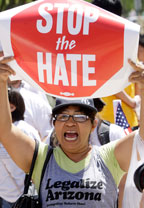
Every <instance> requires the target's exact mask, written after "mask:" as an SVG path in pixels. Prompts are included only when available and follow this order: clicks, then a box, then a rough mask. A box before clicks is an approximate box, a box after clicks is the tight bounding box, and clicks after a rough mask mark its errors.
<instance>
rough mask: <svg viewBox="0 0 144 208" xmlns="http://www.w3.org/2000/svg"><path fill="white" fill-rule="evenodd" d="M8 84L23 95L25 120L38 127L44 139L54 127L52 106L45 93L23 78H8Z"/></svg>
mask: <svg viewBox="0 0 144 208" xmlns="http://www.w3.org/2000/svg"><path fill="white" fill-rule="evenodd" d="M8 86H9V87H11V88H12V89H15V90H17V91H18V92H20V94H21V95H22V97H23V99H24V102H25V114H24V120H25V121H26V122H27V123H29V124H30V125H31V126H33V127H34V128H35V129H37V131H38V132H39V135H40V137H41V140H42V141H43V140H44V139H45V138H46V137H47V136H48V134H49V132H50V130H51V128H52V124H51V120H50V118H51V106H50V105H49V103H48V101H47V100H46V97H45V95H44V94H42V93H40V92H39V93H37V91H36V90H35V89H33V88H32V87H31V86H29V84H28V83H26V82H24V81H22V80H15V81H11V80H10V79H8Z"/></svg>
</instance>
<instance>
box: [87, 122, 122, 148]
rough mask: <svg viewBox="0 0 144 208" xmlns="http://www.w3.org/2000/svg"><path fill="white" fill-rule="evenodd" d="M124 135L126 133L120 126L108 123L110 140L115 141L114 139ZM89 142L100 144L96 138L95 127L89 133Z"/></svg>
mask: <svg viewBox="0 0 144 208" xmlns="http://www.w3.org/2000/svg"><path fill="white" fill-rule="evenodd" d="M125 136H126V134H125V132H124V130H123V128H121V127H120V126H118V125H116V124H112V123H111V124H110V131H109V138H110V141H115V140H117V139H121V138H123V137H125ZM90 144H92V145H97V146H101V144H100V142H99V139H98V135H97V127H96V128H95V129H94V131H93V132H92V133H91V136H90Z"/></svg>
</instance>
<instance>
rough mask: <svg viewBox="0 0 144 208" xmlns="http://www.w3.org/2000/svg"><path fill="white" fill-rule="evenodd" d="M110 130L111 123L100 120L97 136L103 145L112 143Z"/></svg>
mask: <svg viewBox="0 0 144 208" xmlns="http://www.w3.org/2000/svg"><path fill="white" fill-rule="evenodd" d="M109 130H110V122H109V121H105V120H100V121H99V123H98V127H97V134H98V139H99V142H100V144H101V145H104V144H107V143H109V142H110V138H109Z"/></svg>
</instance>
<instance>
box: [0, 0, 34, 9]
mask: <svg viewBox="0 0 144 208" xmlns="http://www.w3.org/2000/svg"><path fill="white" fill-rule="evenodd" d="M32 1H35V0H0V11H4V10H7V9H10V8H13V7H16V6H20V5H23V4H26V3H29V2H32Z"/></svg>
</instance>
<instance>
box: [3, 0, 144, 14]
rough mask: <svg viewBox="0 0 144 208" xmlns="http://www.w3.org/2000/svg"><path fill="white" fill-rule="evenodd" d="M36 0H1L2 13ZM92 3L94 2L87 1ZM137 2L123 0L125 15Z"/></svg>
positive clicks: (143, 0)
mask: <svg viewBox="0 0 144 208" xmlns="http://www.w3.org/2000/svg"><path fill="white" fill-rule="evenodd" d="M32 1H36V0H0V11H3V10H7V9H10V8H13V7H16V6H19V5H22V4H26V3H29V2H32ZM85 1H88V2H91V1H92V0H85ZM134 1H135V0H121V2H122V5H123V14H124V16H127V14H128V13H129V12H130V11H131V10H132V9H133V8H134ZM141 1H142V9H141V11H140V13H142V12H144V0H141Z"/></svg>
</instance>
